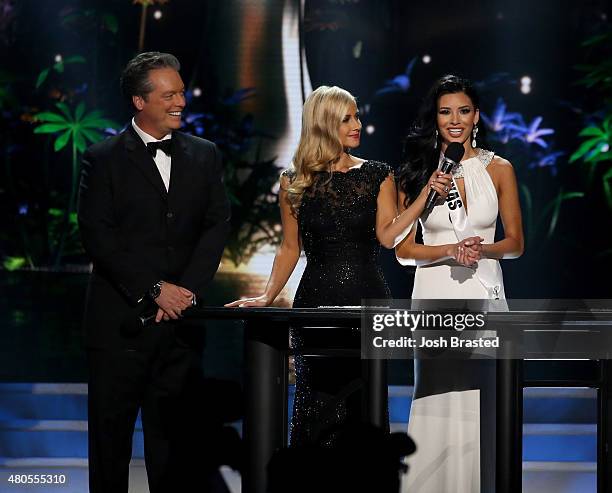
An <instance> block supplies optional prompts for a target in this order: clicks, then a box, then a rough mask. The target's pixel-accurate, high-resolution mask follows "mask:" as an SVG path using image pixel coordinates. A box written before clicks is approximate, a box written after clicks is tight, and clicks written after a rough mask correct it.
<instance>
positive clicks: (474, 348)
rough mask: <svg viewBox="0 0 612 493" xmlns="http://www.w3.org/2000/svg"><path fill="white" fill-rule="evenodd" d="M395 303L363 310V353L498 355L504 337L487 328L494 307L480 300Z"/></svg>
mask: <svg viewBox="0 0 612 493" xmlns="http://www.w3.org/2000/svg"><path fill="white" fill-rule="evenodd" d="M395 305H396V307H393V308H391V307H385V308H382V307H376V306H366V307H364V309H363V310H362V317H361V322H362V325H361V329H362V330H361V333H362V346H361V347H362V356H363V357H364V358H368V359H379V358H384V359H409V358H413V357H423V358H466V357H469V358H472V357H473V358H495V357H496V350H497V349H499V348H500V338H499V337H498V336H497V335H496V334H495V332H494V331H491V330H489V329H488V328H487V319H488V308H489V307H487V306H483V304H482V303H481V302H479V303H477V304H473V303H472V304H469V303H461V304H458V303H452V304H451V305H445V304H444V303H439V302H436V303H435V304H433V303H421V304H420V305H418V304H416V303H409V304H408V306H407V307H404V308H402V307H401V306H400V307H397V303H396V304H395ZM415 305H416V309H415Z"/></svg>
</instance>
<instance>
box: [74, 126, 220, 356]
mask: <svg viewBox="0 0 612 493" xmlns="http://www.w3.org/2000/svg"><path fill="white" fill-rule="evenodd" d="M158 152H162V151H158ZM229 218H230V206H229V201H228V199H227V195H226V193H225V188H224V186H223V168H222V164H221V156H220V153H219V150H218V149H217V147H216V146H215V144H213V143H212V142H209V141H207V140H204V139H201V138H199V137H194V136H191V135H188V134H184V133H181V132H176V131H175V132H173V133H172V166H171V173H170V186H169V190H168V191H167V192H166V188H165V186H164V183H163V181H162V178H161V176H160V174H159V171H158V169H157V166H156V165H155V161H154V160H153V157H152V156H151V154H150V153H149V152H148V151H147V149H146V146H145V144H144V143H143V141H142V139H141V138H140V137H139V136H138V134H136V132H135V131H134V129H133V128H132V126H131V125H130V126H129V127H128V129H127V130H126V131H124V132H122V133H121V134H119V135H117V136H114V137H112V138H109V139H107V140H105V141H103V142H99V143H97V144H94V145H92V146H91V147H90V148H89V149H87V151H85V153H84V155H83V161H82V168H81V181H80V186H79V205H78V220H79V228H80V232H81V237H82V240H83V245H84V247H85V250H86V252H87V253H88V254H89V255H90V257H91V259H92V262H93V272H92V275H91V279H90V283H89V287H88V293H87V300H86V307H85V343H86V346H88V347H93V348H96V347H97V348H112V347H118V348H120V347H125V344H126V331H125V330H124V329H125V327H126V326H128V325H129V324H133V323H134V321H135V320H137V316H138V315H139V314H140V313H141V312H142V311H143V306H144V302H143V301H141V300H142V298H143V297H144V296H145V294H146V292H147V290H148V289H149V288H151V287H152V286H153V285H154V284H155V283H156V282H157V281H159V280H164V281H168V282H172V283H175V284H178V285H180V286H183V287H186V288H187V289H189V290H191V291H192V292H194V293H195V294H196V296H197V297H198V298H205V297H206V292H205V289H206V286H207V284H208V283H209V282H210V280H211V279H212V277H213V276H214V274H215V272H216V271H217V268H218V267H219V261H220V259H221V254H222V252H223V248H224V245H225V240H226V238H227V234H228V232H229ZM152 308H154V307H152V306H150V308H149V310H150V309H152Z"/></svg>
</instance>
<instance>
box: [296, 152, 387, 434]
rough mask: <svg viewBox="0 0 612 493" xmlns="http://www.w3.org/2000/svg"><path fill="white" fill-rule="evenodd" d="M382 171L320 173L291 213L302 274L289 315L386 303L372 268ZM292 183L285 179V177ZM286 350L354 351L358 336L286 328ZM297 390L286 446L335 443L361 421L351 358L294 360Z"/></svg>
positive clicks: (356, 370)
mask: <svg viewBox="0 0 612 493" xmlns="http://www.w3.org/2000/svg"><path fill="white" fill-rule="evenodd" d="M390 173H391V169H390V167H389V166H388V165H386V164H383V163H379V162H375V161H366V162H364V163H363V164H362V165H361V167H359V168H353V169H351V170H349V171H348V172H346V173H342V172H334V173H331V174H330V173H326V172H322V173H319V174H318V175H317V177H316V179H315V182H314V183H313V185H312V186H311V187H310V188H309V189H307V190H306V191H305V192H304V195H303V197H302V202H301V204H300V207H299V210H298V224H299V232H300V236H301V239H302V245H303V248H304V251H305V253H306V259H307V264H306V269H305V270H304V274H303V275H302V279H301V281H300V284H299V287H298V289H297V292H296V295H295V299H294V302H293V306H294V307H295V308H298V307H299V308H303V307H318V306H359V305H361V300H362V299H388V298H389V297H390V293H389V288H388V287H387V284H386V283H385V280H384V277H383V274H382V271H381V268H380V266H379V264H378V256H379V253H380V244H379V242H378V240H377V239H376V232H375V225H376V201H377V197H378V192H379V190H380V185H381V184H382V182H383V181H384V180H385V178H386V177H387V176H388V175H389V174H390ZM289 178H290V179H291V175H290V174H289ZM291 344H292V347H293V348H294V349H295V350H296V352H299V351H300V350H301V349H302V348H304V347H306V348H359V347H360V334H359V329H358V328H355V329H348V328H347V329H310V330H308V329H297V328H296V329H292V330H291ZM295 372H296V390H295V400H294V406H293V419H292V421H291V445H292V446H296V445H305V444H323V445H329V444H331V443H333V441H334V430H335V429H336V428H338V427H339V426H341V425H344V424H352V423H358V422H360V421H361V391H362V382H361V380H362V379H361V373H362V372H361V360H360V358H359V356H356V357H343V358H340V357H317V356H302V355H299V354H298V355H296V357H295Z"/></svg>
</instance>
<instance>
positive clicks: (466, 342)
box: [361, 299, 612, 360]
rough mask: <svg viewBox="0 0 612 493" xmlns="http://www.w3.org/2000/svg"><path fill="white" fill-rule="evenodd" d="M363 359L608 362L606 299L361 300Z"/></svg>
mask: <svg viewBox="0 0 612 493" xmlns="http://www.w3.org/2000/svg"><path fill="white" fill-rule="evenodd" d="M362 303H363V304H362V309H361V355H362V357H363V358H367V359H408V358H415V357H416V358H419V359H424V358H429V359H431V358H436V359H438V358H442V359H454V358H461V359H464V358H470V359H479V358H487V359H488V358H494V359H555V360H556V359H612V300H585V299H581V300H553V299H539V300H516V299H515V300H397V299H396V300H362Z"/></svg>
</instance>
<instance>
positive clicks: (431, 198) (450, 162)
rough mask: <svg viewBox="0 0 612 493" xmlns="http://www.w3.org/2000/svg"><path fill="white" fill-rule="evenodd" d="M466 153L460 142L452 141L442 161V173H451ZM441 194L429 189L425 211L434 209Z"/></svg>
mask: <svg viewBox="0 0 612 493" xmlns="http://www.w3.org/2000/svg"><path fill="white" fill-rule="evenodd" d="M464 154H465V149H464V148H463V146H462V145H461V144H460V143H459V142H451V143H450V144H449V145H448V147H447V148H446V152H445V153H444V161H443V162H442V166H441V167H440V171H441V172H442V173H450V170H451V169H453V166H456V165H457V164H458V163H459V161H461V158H462V157H463V155H464ZM439 196H440V195H439V194H438V192H436V191H435V190H434V189H431V190H430V191H429V195H428V196H427V202H425V211H426V212H429V211H431V210H432V209H433V206H434V204H435V203H436V200H438V197H439Z"/></svg>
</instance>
